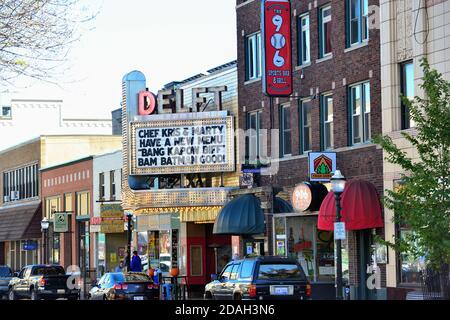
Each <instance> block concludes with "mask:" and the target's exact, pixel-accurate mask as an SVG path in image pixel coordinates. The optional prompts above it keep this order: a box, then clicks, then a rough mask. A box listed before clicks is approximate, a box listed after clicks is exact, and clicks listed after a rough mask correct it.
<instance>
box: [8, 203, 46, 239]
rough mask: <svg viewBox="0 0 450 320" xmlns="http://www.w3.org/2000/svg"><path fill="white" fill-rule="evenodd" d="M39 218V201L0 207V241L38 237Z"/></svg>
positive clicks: (40, 211) (40, 207)
mask: <svg viewBox="0 0 450 320" xmlns="http://www.w3.org/2000/svg"><path fill="white" fill-rule="evenodd" d="M41 220H42V204H41V202H35V203H33V204H25V205H17V206H11V207H6V208H2V209H0V241H15V240H28V239H37V238H40V237H41Z"/></svg>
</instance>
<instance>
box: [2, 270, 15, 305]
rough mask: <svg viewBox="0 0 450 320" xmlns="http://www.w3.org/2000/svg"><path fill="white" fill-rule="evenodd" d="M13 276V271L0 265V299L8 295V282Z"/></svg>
mask: <svg viewBox="0 0 450 320" xmlns="http://www.w3.org/2000/svg"><path fill="white" fill-rule="evenodd" d="M12 277H13V272H12V270H11V268H10V267H8V266H0V299H3V297H5V298H7V297H8V290H9V282H10V281H11V279H12Z"/></svg>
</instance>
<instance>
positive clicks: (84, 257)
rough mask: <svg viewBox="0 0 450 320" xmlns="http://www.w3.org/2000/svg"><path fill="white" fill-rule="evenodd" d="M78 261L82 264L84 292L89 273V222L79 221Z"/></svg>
mask: <svg viewBox="0 0 450 320" xmlns="http://www.w3.org/2000/svg"><path fill="white" fill-rule="evenodd" d="M77 238H78V244H79V246H78V261H79V263H80V272H81V277H82V279H83V289H84V292H86V290H87V286H86V285H87V282H88V278H89V275H88V271H89V222H88V221H78V237H77Z"/></svg>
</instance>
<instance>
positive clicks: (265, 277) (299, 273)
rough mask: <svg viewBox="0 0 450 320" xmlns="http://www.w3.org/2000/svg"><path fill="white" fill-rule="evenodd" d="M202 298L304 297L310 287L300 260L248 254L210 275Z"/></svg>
mask: <svg viewBox="0 0 450 320" xmlns="http://www.w3.org/2000/svg"><path fill="white" fill-rule="evenodd" d="M211 277H212V279H213V281H212V282H210V283H208V284H207V285H206V286H205V295H204V297H205V299H218V300H242V299H251V300H266V299H267V300H276V299H287V300H305V299H309V298H310V295H311V287H310V284H309V283H308V280H307V279H306V276H305V273H304V272H303V269H302V267H301V266H300V264H299V263H298V262H297V261H296V260H295V259H292V258H285V257H277V256H260V257H249V258H245V259H242V260H235V261H232V262H230V263H228V264H227V265H226V266H225V268H224V269H223V271H222V273H221V274H220V275H219V276H217V275H211Z"/></svg>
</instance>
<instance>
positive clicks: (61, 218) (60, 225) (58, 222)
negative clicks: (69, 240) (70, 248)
mask: <svg viewBox="0 0 450 320" xmlns="http://www.w3.org/2000/svg"><path fill="white" fill-rule="evenodd" d="M68 218H69V216H68V214H67V213H55V214H54V215H53V231H54V232H68V231H69V219H68Z"/></svg>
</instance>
